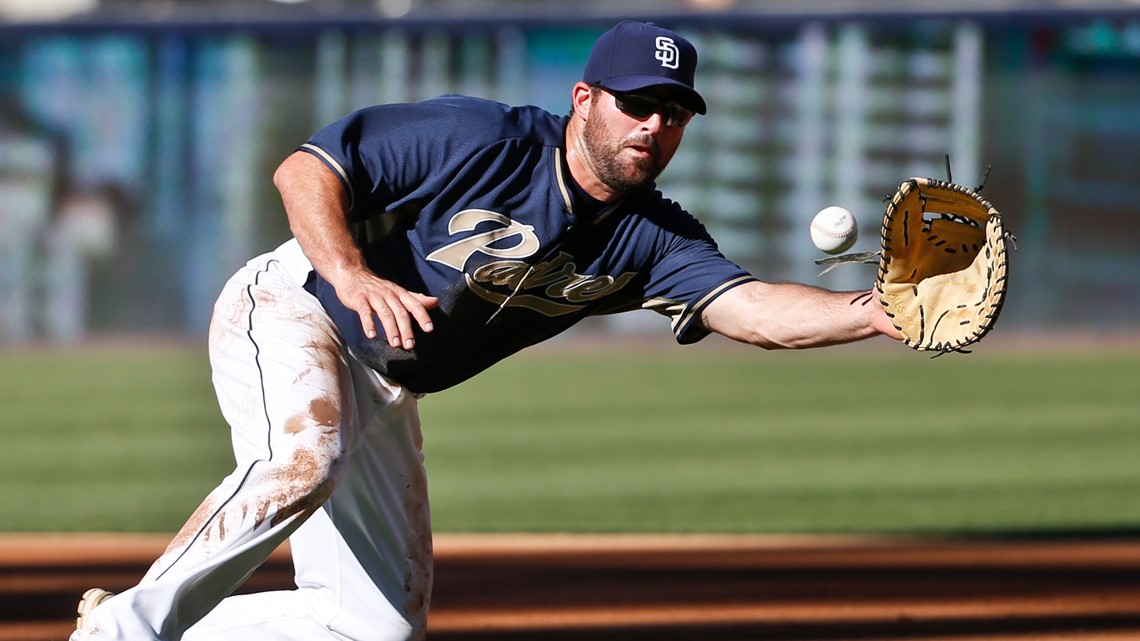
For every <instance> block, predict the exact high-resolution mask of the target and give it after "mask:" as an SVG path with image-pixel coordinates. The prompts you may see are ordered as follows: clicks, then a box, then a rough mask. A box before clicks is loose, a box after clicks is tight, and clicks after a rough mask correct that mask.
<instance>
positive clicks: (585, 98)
mask: <svg viewBox="0 0 1140 641" xmlns="http://www.w3.org/2000/svg"><path fill="white" fill-rule="evenodd" d="M591 95H592V92H591V91H590V85H588V84H586V83H584V82H579V83H576V84H575V85H574V88H573V89H572V90H571V93H570V108H571V110H573V112H574V115H575V116H578V117H579V118H581V119H582V120H585V119H586V118H587V117H588V116H589V115H590V107H591V106H592V101H591V100H590V97H591Z"/></svg>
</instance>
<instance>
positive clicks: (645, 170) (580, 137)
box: [71, 22, 898, 641]
mask: <svg viewBox="0 0 1140 641" xmlns="http://www.w3.org/2000/svg"><path fill="white" fill-rule="evenodd" d="M696 64H697V54H696V51H695V49H694V47H693V45H692V44H691V43H689V42H688V41H686V40H685V39H684V38H682V37H681V36H679V35H677V34H676V33H673V32H672V31H668V30H666V29H662V28H660V27H658V26H655V25H651V24H645V23H638V22H624V23H621V24H619V25H617V26H615V27H614V28H613V29H611V30H610V31H608V32H606V33H605V34H603V35H602V36H601V37H600V38H599V39H598V41H597V42H596V44H595V45H594V47H593V49H592V50H591V53H590V56H589V59H588V61H587V63H586V67H585V71H584V75H583V78H582V81H581V82H578V83H576V84H575V85H574V87H573V89H572V91H571V105H572V106H571V110H570V113H569V114H568V115H565V116H558V115H554V114H551V113H548V112H546V111H543V110H541V109H539V108H536V107H509V106H506V105H502V104H498V103H495V102H490V101H486V100H479V99H474V98H469V97H461V96H455V95H448V96H443V97H440V98H436V99H432V100H427V101H424V102H420V103H416V104H400V105H381V106H375V107H370V108H366V109H364V110H361V111H359V112H356V113H353V114H351V115H349V116H347V117H345V118H343V119H342V120H340V121H337V122H334V123H332V124H330V125H328V126H327V127H325V128H324V129H322V130H320V131H318V132H317V133H316V134H314V135H313V136H312V138H310V139H309V140H308V141H307V142H305V143H304V144H303V145H301V146H300V148H298V149H297V151H296V152H295V153H293V154H292V155H291V156H289V157H288V158H287V159H286V160H285V161H284V162H283V163H282V164H281V166H280V167H279V168H278V170H277V172H276V173H275V175H274V182H275V184H276V185H277V187H278V189H279V190H280V192H281V196H282V200H283V203H284V207H285V212H286V215H287V216H288V219H289V223H290V226H291V229H292V231H293V234H294V239H292V240H290V241H289V242H286V243H285V244H284V245H282V246H280V247H278V248H277V249H276V250H274V251H272V252H270V253H268V254H265V255H263V256H259V257H257V258H254V259H253V260H251V261H250V262H249V263H248V264H247V265H246V266H245V267H244V268H243V269H241V270H240V271H239V272H238V273H237V274H236V275H235V276H234V277H233V278H232V279H231V280H230V281H229V283H228V284H227V285H226V286H225V288H224V290H223V291H222V293H221V295H220V297H219V299H218V302H217V305H216V307H215V309H214V316H213V322H212V325H211V329H210V338H209V345H210V347H209V352H210V359H211V365H212V368H213V380H214V385H215V388H216V390H217V395H218V399H219V404H220V406H221V409H222V412H223V414H224V416H225V418H226V420H227V421H228V422H229V423H230V425H231V427H232V434H233V447H234V452H235V456H236V460H237V466H236V468H235V469H234V471H233V473H232V474H231V475H229V476H228V477H226V478H225V479H224V480H223V481H222V483H221V484H220V485H219V486H218V487H217V489H215V490H214V491H213V492H212V493H211V494H210V495H209V496H208V497H207V498H206V499H205V501H204V502H203V503H202V505H201V506H200V507H199V508H198V509H197V511H196V512H195V513H194V514H193V515H192V516H191V517H190V519H189V520H188V521H187V523H186V525H185V526H184V527H183V528H182V529H181V531H179V532H178V534H177V535H176V536H175V538H174V539H173V541H172V542H171V543H170V546H169V547H168V549H167V550H166V552H165V553H164V554H163V555H162V556H161V557H160V558H159V559H158V560H157V561H156V562H155V564H154V565H153V566H152V567H151V569H150V570H149V571H148V573H147V574H146V576H145V577H144V578H143V579H142V581H141V582H140V583H139V584H138V585H137V586H135V587H133V588H131V589H129V590H127V591H125V592H122V593H120V594H116V595H112V594H110V593H108V592H105V591H103V590H99V589H93V590H90V591H88V593H87V594H86V595H84V598H83V600H82V601H81V603H80V612H79V613H80V617H79V620H78V625H77V630H76V632H75V633H74V634H73V636H72V637H71V638H72V641H88V640H93V639H120V640H127V639H129V640H131V641H141V640H145V639H161V640H164V641H175V640H177V639H193V640H200V639H211V640H226V641H248V640H249V639H258V640H259V641H261V640H270V639H272V640H286V639H289V640H296V641H315V640H318V639H329V640H334V639H335V640H340V641H343V640H345V639H353V640H358V639H359V640H364V639H368V640H376V641H388V640H396V639H400V640H404V639H422V638H423V637H424V634H425V629H426V625H427V612H428V604H429V600H430V594H431V587H432V538H431V537H432V535H431V526H430V517H429V511H428V492H427V480H426V477H425V473H424V466H423V454H422V450H421V443H422V438H421V432H420V422H419V418H418V415H417V402H418V399H419V398H420V397H421V396H422V395H423V394H426V393H430V392H436V391H439V390H443V389H447V388H448V387H451V386H453V385H455V384H457V383H459V382H461V381H463V380H466V379H467V378H469V377H471V376H474V375H475V374H478V373H479V372H480V371H482V370H483V369H485V368H487V367H489V366H490V365H492V364H493V363H495V362H497V361H499V360H501V359H503V358H505V357H506V356H509V355H510V354H513V353H515V352H517V351H519V350H521V349H523V348H525V347H527V346H529V345H533V344H535V343H538V342H540V341H543V340H545V339H547V338H550V337H551V336H554V335H556V334H558V333H559V332H562V331H563V330H565V329H567V328H569V327H570V326H572V325H574V324H575V323H576V322H578V321H580V320H582V319H583V318H585V317H587V316H591V315H595V314H606V313H613V312H620V311H623V310H632V309H653V310H656V311H658V312H660V313H662V314H664V315H666V316H668V317H669V318H670V319H671V320H672V330H673V334H674V336H675V337H676V340H677V341H678V342H679V343H682V344H685V343H693V342H695V341H698V340H700V339H701V338H703V337H704V336H706V335H708V334H709V333H710V332H718V333H720V334H723V335H725V336H728V337H730V338H733V339H736V340H738V341H742V342H746V343H752V344H756V345H760V346H762V347H765V348H788V347H795V348H801V347H813V346H821V345H829V344H836V343H846V342H851V341H855V340H859V339H864V338H867V337H870V336H874V335H878V334H889V335H891V336H893V337H895V338H897V337H898V335H897V332H896V331H895V330H894V329H893V327H892V326H891V324H890V322H889V321H888V319H887V317H886V315H885V314H884V312H883V311H882V308H881V306H880V305H878V304H872V303H871V300H872V298H871V296H870V295H869V292H854V293H851V292H848V293H841V292H831V291H826V290H822V289H817V288H812V287H808V286H803V285H797V284H783V285H773V284H768V283H765V282H762V281H760V280H758V279H757V278H755V277H754V276H752V275H750V274H749V273H748V272H746V271H745V270H744V269H742V268H740V267H739V266H737V265H735V264H733V263H732V262H731V261H729V260H727V259H726V258H725V257H724V256H722V255H721V253H720V252H719V251H718V250H717V246H716V244H715V243H714V241H713V240H712V239H711V238H710V237H709V235H708V234H707V233H706V231H705V229H704V227H702V226H701V224H700V223H699V222H697V220H695V219H694V218H693V217H692V216H691V215H690V214H688V213H687V212H686V211H685V210H684V209H682V207H681V206H680V205H678V204H677V203H674V202H672V201H670V200H667V199H666V198H664V197H663V196H662V194H661V193H660V192H658V191H657V190H656V188H655V186H654V180H655V178H656V177H657V175H658V174H659V173H660V172H661V171H662V170H663V169H664V168H665V166H666V165H667V164H668V163H669V160H670V158H672V156H673V154H674V152H675V151H676V150H677V147H678V145H679V144H680V142H681V137H682V135H683V134H684V131H685V126H686V125H687V124H688V123H689V121H690V120H691V119H692V118H693V117H694V116H695V115H696V114H704V113H705V112H706V106H705V101H704V99H703V98H702V97H701V95H700V94H699V93H698V92H697V91H696V89H695V88H694V76H695V71H696ZM286 538H289V539H290V542H291V547H292V554H293V561H294V564H295V569H296V585H297V589H295V590H289V591H281V592H264V593H255V594H249V595H242V596H229V595H230V594H231V592H232V591H233V590H234V589H235V588H237V587H238V586H239V585H240V584H241V583H242V582H243V581H244V579H245V578H246V577H248V576H249V575H250V574H251V573H252V572H253V571H254V569H255V568H256V567H257V566H258V565H259V564H260V563H262V562H263V561H264V560H265V559H266V557H267V556H268V555H269V554H270V552H272V551H273V550H274V549H275V548H276V547H277V546H278V545H279V544H280V543H282V542H283V541H284V540H285V539H286Z"/></svg>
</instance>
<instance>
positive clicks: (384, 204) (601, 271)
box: [299, 95, 754, 393]
mask: <svg viewBox="0 0 1140 641" xmlns="http://www.w3.org/2000/svg"><path fill="white" fill-rule="evenodd" d="M567 122H568V117H567V116H556V115H554V114H551V113H549V112H547V111H545V110H542V109H539V108H537V107H532V106H526V107H510V106H507V105H503V104H499V103H496V102H491V101H487V100H481V99H476V98H469V97H464V96H454V95H448V96H442V97H440V98H436V99H433V100H427V101H424V102H420V103H415V104H401V105H380V106H376V107H370V108H367V109H363V110H361V111H358V112H356V113H353V114H351V115H349V116H347V117H345V118H343V119H341V120H339V121H337V122H335V123H333V124H331V125H329V126H328V127H325V128H324V129H322V130H320V131H319V132H317V133H316V134H314V135H313V137H312V138H311V139H310V140H309V141H308V142H307V143H305V144H304V145H302V146H301V147H300V148H299V149H300V150H302V151H306V152H309V153H312V154H314V155H316V156H317V157H318V158H320V159H321V160H322V161H323V162H324V163H325V164H326V165H328V166H329V167H330V168H331V169H332V170H333V171H334V172H336V174H337V175H339V176H340V178H341V180H342V182H343V184H344V186H345V188H346V189H347V190H348V193H349V198H350V209H349V217H350V222H351V223H352V224H353V226H354V229H355V230H356V234H357V240H358V242H359V243H360V246H361V248H362V249H363V251H364V255H365V258H366V260H367V263H368V266H369V267H370V268H371V269H372V270H373V271H374V272H375V273H376V274H377V275H379V276H380V277H382V278H385V279H388V280H392V281H394V282H396V283H399V284H400V285H402V286H403V287H405V288H407V289H408V290H410V291H414V292H419V293H422V294H427V295H430V296H437V297H438V298H439V301H440V303H439V306H438V308H436V309H432V310H431V311H430V313H431V316H432V321H433V323H434V325H435V329H434V331H433V332H431V333H424V332H417V334H416V346H415V349H413V350H411V351H405V350H403V349H398V348H392V347H391V346H389V345H388V343H387V340H386V337H385V336H383V335H382V328H380V326H379V324H377V330H378V331H380V332H381V335H380V336H378V337H377V338H375V339H369V338H367V337H366V336H365V335H364V332H363V330H362V328H361V325H360V318H359V316H358V315H357V313H356V312H355V311H352V310H349V309H347V308H345V307H344V306H343V305H342V304H341V302H340V300H339V299H338V298H337V296H336V292H335V291H333V288H332V286H331V285H330V284H329V283H328V282H326V281H325V280H323V279H322V278H321V277H320V275H319V274H318V275H314V277H313V278H311V279H310V283H309V285H308V286H307V287H308V289H309V290H310V291H312V292H313V293H314V294H315V295H316V296H317V297H318V298H319V299H320V301H321V303H322V305H323V306H324V307H325V309H326V310H328V312H329V315H330V316H331V317H332V319H333V321H334V322H335V323H336V325H337V328H338V329H339V330H340V332H341V333H342V335H343V336H344V339H345V341H346V343H347V345H348V347H349V349H350V350H351V351H352V353H353V354H354V356H356V357H357V358H358V359H360V360H361V361H363V362H365V363H367V364H368V365H370V366H371V367H373V368H375V369H376V370H377V371H379V372H380V373H382V374H384V375H386V376H388V377H389V378H391V379H392V380H394V381H396V382H398V383H400V384H401V385H403V386H405V387H407V388H408V389H410V390H412V391H413V392H419V393H425V392H434V391H438V390H442V389H445V388H448V387H451V386H453V385H455V384H457V383H460V382H462V381H464V380H466V379H468V378H470V377H471V376H474V375H475V374H477V373H479V372H481V371H483V370H484V369H486V368H488V367H490V366H491V365H493V364H494V363H496V362H497V361H499V360H501V359H503V358H505V357H506V356H509V355H510V354H513V353H515V352H517V351H519V350H521V349H523V348H525V347H527V346H530V345H533V344H535V343H539V342H541V341H543V340H545V339H548V338H550V337H552V336H554V335H556V334H558V333H560V332H562V331H564V330H566V329H567V328H569V327H571V326H572V325H574V324H575V323H577V322H578V321H580V320H581V319H583V318H585V317H587V316H590V315H596V314H608V313H615V312H620V311H627V310H633V309H642V308H644V309H654V310H656V311H658V312H661V313H663V314H666V315H668V316H670V317H671V318H672V327H673V332H674V335H675V337H676V339H677V341H678V342H680V343H692V342H695V341H697V340H700V339H701V338H703V337H704V336H706V335H707V334H708V331H707V330H705V329H704V327H703V326H702V324H701V323H700V321H699V318H698V316H699V314H700V313H701V311H702V310H703V309H704V307H705V306H707V305H708V304H709V302H711V301H712V300H713V299H714V298H716V297H717V296H718V295H720V294H722V293H724V292H725V291H727V290H729V289H731V288H732V287H735V286H737V285H740V284H742V283H745V282H749V281H751V280H754V279H753V278H752V277H751V276H750V275H749V274H748V272H746V271H745V270H744V269H742V268H741V267H739V266H738V265H736V264H734V263H732V262H731V261H729V260H727V259H726V258H725V257H724V256H723V255H722V254H721V253H720V251H719V250H718V249H717V246H716V243H715V242H714V241H713V240H712V238H711V237H710V236H709V235H708V233H707V232H706V231H705V229H704V227H703V226H702V225H701V224H700V223H699V222H698V221H697V220H696V219H695V218H693V216H691V215H690V214H689V213H687V212H686V211H685V210H684V209H682V208H681V207H680V206H679V205H677V204H676V203H674V202H672V201H669V200H667V199H665V198H664V197H663V196H662V194H661V193H660V192H659V191H658V190H656V189H655V188H653V187H650V188H646V189H642V190H639V191H636V192H634V193H630V194H628V195H626V196H625V197H624V198H623V199H622V200H620V201H619V202H616V203H609V204H607V203H601V202H600V201H597V200H595V199H593V198H591V197H590V196H589V195H587V194H586V193H585V192H584V191H582V190H581V189H580V188H579V187H578V186H577V184H576V183H575V182H574V180H573V179H572V178H571V176H570V172H569V170H568V168H567V165H566V160H565V157H564V149H563V147H564V145H565V142H564V136H565V129H566V124H567Z"/></svg>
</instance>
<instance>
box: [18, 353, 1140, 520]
mask: <svg viewBox="0 0 1140 641" xmlns="http://www.w3.org/2000/svg"><path fill="white" fill-rule="evenodd" d="M203 352H204V350H201V349H188V350H179V349H164V350H156V351H142V350H138V349H129V350H124V351H120V352H110V351H105V350H99V351H81V352H74V353H71V352H58V351H51V352H45V353H38V352H16V353H13V354H5V355H3V356H0V429H3V430H4V432H5V441H6V443H7V447H6V455H5V457H4V465H3V466H0V528H2V529H5V530H22V531H37V530H124V531H172V530H173V529H175V528H177V527H178V526H179V525H181V523H182V520H183V519H184V518H185V517H186V516H187V515H188V514H189V512H190V511H191V510H192V509H193V508H194V507H195V506H196V505H197V502H198V501H199V500H200V499H201V498H202V497H203V496H204V495H205V494H206V492H208V491H209V490H210V489H212V488H213V486H214V485H215V483H216V482H217V481H218V480H219V479H220V478H221V477H222V476H223V475H225V474H226V473H228V472H229V471H230V466H231V464H232V459H231V455H230V453H229V445H228V439H229V436H228V431H227V429H226V426H225V424H224V422H223V421H222V419H221V417H220V415H219V413H218V410H217V406H216V402H215V400H214V398H213V392H212V389H211V387H210V382H209V371H208V366H207V364H206V361H205V355H204V353H203ZM1137 374H1140V356H1137V355H1134V354H1127V353H1124V354H1115V355H1113V354H1108V355H1106V354H1088V355H1082V354H1074V355H1066V356H1050V357H1040V356H1034V355H1021V354H1000V355H995V354H981V353H979V354H975V355H971V356H962V357H959V356H950V357H945V358H939V359H935V360H931V359H928V358H925V357H922V356H921V355H917V354H914V353H911V352H909V351H904V350H895V351H891V350H884V351H883V352H878V351H875V352H871V351H863V352H854V353H853V352H845V351H843V350H838V351H835V352H833V351H828V350H825V351H820V352H810V353H806V354H805V353H798V354H792V353H766V352H761V351H759V350H751V349H748V348H741V349H740V350H738V351H733V352H731V353H728V352H722V353H711V352H706V351H701V350H686V349H679V348H678V349H672V350H668V351H665V352H655V353H650V354H637V353H632V352H631V353H622V354H620V355H619V356H617V357H616V358H614V357H609V356H607V355H606V354H604V353H601V352H578V353H573V354H567V353H556V352H546V351H535V352H532V353H524V354H521V355H519V356H517V357H515V358H513V359H511V360H508V361H506V362H504V363H500V364H499V365H496V366H495V367H493V368H492V369H491V370H489V371H488V372H486V373H484V374H483V375H482V376H480V377H477V378H475V379H473V380H471V381H468V382H466V383H463V384H462V385H460V386H458V387H457V388H455V389H453V390H449V391H447V392H444V393H441V394H435V395H430V396H428V397H426V398H425V399H424V400H423V401H422V402H421V413H422V414H423V419H424V430H425V437H426V453H427V457H428V459H427V464H428V468H429V476H430V487H431V493H432V501H433V520H434V522H435V524H436V526H437V529H439V530H440V531H520V530H529V531H599V532H621V531H673V532H700V531H704V532H715V531H723V532H786V531H800V532H900V531H906V532H977V533H985V532H998V531H1056V530H1066V531H1080V530H1098V531H1100V530H1112V531H1128V530H1135V529H1137V528H1140V499H1137V498H1136V496H1135V494H1136V492H1135V488H1136V487H1137V486H1138V485H1140V466H1136V465H1135V461H1136V460H1137V455H1138V454H1140V430H1136V429H1135V426H1136V424H1137V416H1140V395H1137V394H1136V393H1135V381H1136V380H1137ZM821 392H825V394H822V395H821Z"/></svg>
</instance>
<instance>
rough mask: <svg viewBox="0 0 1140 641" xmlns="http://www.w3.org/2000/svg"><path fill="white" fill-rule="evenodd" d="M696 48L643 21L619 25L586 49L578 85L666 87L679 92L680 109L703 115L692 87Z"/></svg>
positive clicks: (632, 88)
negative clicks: (675, 88) (592, 46)
mask: <svg viewBox="0 0 1140 641" xmlns="http://www.w3.org/2000/svg"><path fill="white" fill-rule="evenodd" d="M696 73H697V48H696V47H694V46H693V43H691V42H689V41H688V40H685V39H684V38H682V37H681V36H679V35H677V34H676V33H674V32H672V31H669V30H668V29H663V28H661V27H658V26H657V25H655V24H650V23H647V22H632V21H630V22H622V23H620V24H618V25H617V26H615V27H614V28H613V29H610V30H609V31H607V32H605V33H603V34H602V35H601V36H599V37H598V40H597V42H595V43H594V48H593V49H591V50H590V58H589V60H587V61H586V70H585V72H584V73H583V74H582V82H584V83H586V84H588V85H594V86H598V87H602V88H604V89H610V90H613V91H619V92H620V91H637V90H638V89H645V88H646V87H656V86H661V85H670V86H674V87H678V88H680V89H681V90H682V92H683V93H682V97H681V98H680V99H679V100H678V101H677V102H679V103H680V104H681V106H682V107H685V108H686V109H690V110H692V111H695V112H696V113H699V114H704V113H705V112H706V111H707V109H706V107H705V99H704V98H702V97H701V94H699V93H697V90H696V89H695V88H694V87H693V80H694V78H695V76H696Z"/></svg>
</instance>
